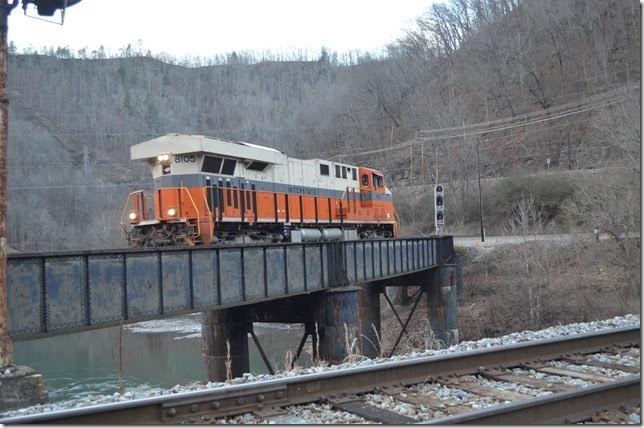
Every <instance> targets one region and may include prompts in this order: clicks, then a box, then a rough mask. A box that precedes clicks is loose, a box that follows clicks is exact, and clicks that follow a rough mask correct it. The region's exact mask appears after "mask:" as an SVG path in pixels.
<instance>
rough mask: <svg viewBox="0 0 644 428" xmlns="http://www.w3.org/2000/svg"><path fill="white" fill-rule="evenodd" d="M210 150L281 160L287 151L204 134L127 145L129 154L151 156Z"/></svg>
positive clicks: (274, 160) (162, 138) (169, 135)
mask: <svg viewBox="0 0 644 428" xmlns="http://www.w3.org/2000/svg"><path fill="white" fill-rule="evenodd" d="M202 152H203V153H212V154H218V155H223V156H230V157H234V158H240V159H250V160H256V161H261V162H268V163H283V162H284V161H285V160H286V155H285V154H284V153H282V152H280V151H279V150H275V149H273V148H270V147H264V146H258V145H257V144H251V143H246V142H243V141H229V140H225V139H223V138H213V137H207V136H205V135H188V134H167V135H164V136H162V137H158V138H153V139H151V140H148V141H144V142H142V143H139V144H136V145H134V146H132V147H130V158H131V159H132V160H137V159H150V158H155V157H156V156H157V155H158V154H160V153H170V154H183V153H202Z"/></svg>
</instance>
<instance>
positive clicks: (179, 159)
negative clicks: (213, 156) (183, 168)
mask: <svg viewBox="0 0 644 428" xmlns="http://www.w3.org/2000/svg"><path fill="white" fill-rule="evenodd" d="M181 162H183V163H188V162H197V156H195V155H175V157H174V163H181Z"/></svg>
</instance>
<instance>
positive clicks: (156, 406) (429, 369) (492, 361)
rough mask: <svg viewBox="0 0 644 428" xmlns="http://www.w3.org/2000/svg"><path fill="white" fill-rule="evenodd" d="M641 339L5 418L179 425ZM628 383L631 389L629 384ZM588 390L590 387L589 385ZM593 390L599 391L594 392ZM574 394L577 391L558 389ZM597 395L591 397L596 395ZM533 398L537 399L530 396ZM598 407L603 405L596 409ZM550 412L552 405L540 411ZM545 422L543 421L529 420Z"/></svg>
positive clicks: (624, 331)
mask: <svg viewBox="0 0 644 428" xmlns="http://www.w3.org/2000/svg"><path fill="white" fill-rule="evenodd" d="M639 343H640V328H639V327H625V328H619V329H610V330H603V331H599V332H593V333H586V334H581V335H575V336H567V337H558V338H555V339H545V340H539V341H535V342H526V343H518V344H513V345H505V346H498V347H493V348H487V349H483V350H476V351H468V352H462V353H456V354H447V355H440V356H433V357H424V358H418V359H410V360H404V361H396V362H389V363H382V364H377V365H372V366H368V367H356V368H349V369H342V370H336V371H328V372H323V373H316V374H310V375H303V376H295V377H288V378H283V379H274V380H269V381H264V382H257V383H252V384H241V385H233V386H227V387H222V388H217V389H213V390H209V391H198V392H187V393H181V394H175V395H172V396H164V397H154V398H145V399H140V400H132V401H128V402H121V403H113V404H106V405H97V406H90V407H85V408H77V409H70V410H61V411H58V412H52V413H47V414H38V415H29V416H20V417H10V418H5V419H0V423H5V424H14V423H50V422H51V423H65V424H77V423H83V424H91V423H96V422H100V421H106V420H109V421H110V423H114V424H139V423H145V424H150V423H152V424H159V423H180V422H182V421H183V422H185V421H188V420H189V419H191V418H199V417H201V416H204V415H208V416H209V417H211V418H212V417H224V416H230V415H237V414H242V413H246V412H254V413H256V414H260V415H261V414H270V412H271V411H273V410H274V408H278V407H284V406H288V405H294V404H303V403H310V402H318V401H325V400H333V399H335V398H340V397H342V396H349V397H350V396H351V395H355V394H362V393H367V392H371V391H374V390H376V389H381V390H387V389H388V388H390V387H395V386H396V385H412V384H415V383H421V382H427V381H429V380H432V379H436V378H438V377H441V376H443V377H444V376H448V375H464V374H475V373H477V372H478V371H479V368H480V367H481V366H485V367H513V366H517V365H520V364H521V363H522V362H526V361H532V360H553V359H557V358H561V357H562V356H563V355H566V354H573V353H582V354H584V353H592V352H598V351H601V350H602V349H605V348H606V347H609V346H632V345H634V344H639ZM633 382H635V380H632V379H629V380H628V381H627V382H626V383H625V384H619V385H618V384H614V386H615V387H616V389H611V388H610V387H608V386H607V387H606V389H602V388H599V389H597V391H594V392H595V393H596V394H600V395H603V394H611V393H615V391H618V390H619V391H621V392H620V394H621V395H620V400H626V399H627V398H628V400H638V399H639V397H640V396H639V379H637V382H636V383H637V385H636V387H634V386H633V385H634V384H633ZM622 387H623V388H624V389H622ZM587 390H588V389H587ZM588 391H593V390H588ZM550 397H551V399H552V400H554V401H555V402H557V399H558V398H562V399H569V398H571V397H570V394H567V393H566V394H563V395H558V394H553V395H552V396H550ZM589 397H590V396H589ZM598 400H599V399H598V398H597V395H595V398H589V399H588V400H587V401H586V403H588V405H594V406H597V405H598V404H597V403H601V404H602V405H603V403H604V402H603V401H601V400H599V401H598ZM530 401H532V400H530ZM560 407H561V408H562V409H563V410H562V411H560V413H561V415H560V416H559V417H562V418H571V419H570V420H571V421H572V420H574V419H575V415H576V414H578V410H579V405H576V407H572V406H571V407H570V410H571V412H570V413H569V414H568V415H565V414H564V413H565V409H566V406H560ZM595 409H596V407H595ZM537 414H538V415H541V416H542V417H544V422H545V421H549V420H550V419H545V418H546V417H547V416H548V412H547V411H543V412H540V413H537ZM539 422H542V421H541V420H538V419H533V420H530V423H539Z"/></svg>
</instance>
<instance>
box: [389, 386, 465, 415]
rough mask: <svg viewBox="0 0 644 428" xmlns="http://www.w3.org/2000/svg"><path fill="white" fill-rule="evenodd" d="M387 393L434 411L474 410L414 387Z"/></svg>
mask: <svg viewBox="0 0 644 428" xmlns="http://www.w3.org/2000/svg"><path fill="white" fill-rule="evenodd" d="M386 394H387V395H390V396H391V397H393V398H395V399H396V400H398V401H402V402H405V403H408V404H413V405H416V406H425V407H427V408H429V409H431V410H433V411H441V412H444V413H448V414H450V415H456V414H459V413H466V412H470V411H472V409H471V408H470V407H467V406H463V405H460V404H451V403H449V402H447V401H443V400H439V399H436V398H431V397H428V396H426V395H424V394H422V393H420V392H418V391H414V390H412V389H404V390H403V389H398V390H396V391H393V392H391V393H386Z"/></svg>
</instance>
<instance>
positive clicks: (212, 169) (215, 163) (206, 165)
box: [201, 156, 221, 174]
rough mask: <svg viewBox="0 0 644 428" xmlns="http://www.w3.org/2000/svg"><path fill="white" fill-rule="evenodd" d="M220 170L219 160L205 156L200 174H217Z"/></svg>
mask: <svg viewBox="0 0 644 428" xmlns="http://www.w3.org/2000/svg"><path fill="white" fill-rule="evenodd" d="M220 168H221V158H218V157H215V156H206V157H204V160H203V165H202V166H201V172H209V173H211V174H219V169H220Z"/></svg>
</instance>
